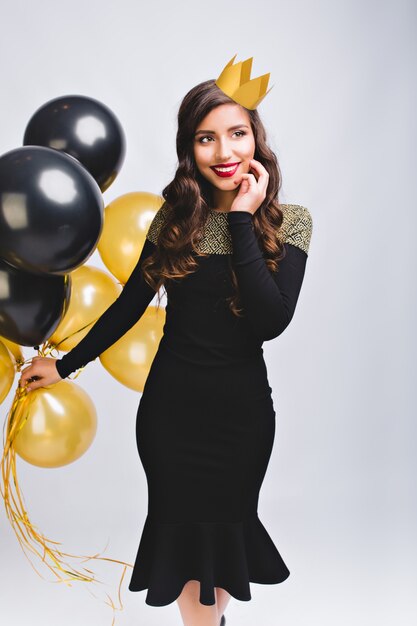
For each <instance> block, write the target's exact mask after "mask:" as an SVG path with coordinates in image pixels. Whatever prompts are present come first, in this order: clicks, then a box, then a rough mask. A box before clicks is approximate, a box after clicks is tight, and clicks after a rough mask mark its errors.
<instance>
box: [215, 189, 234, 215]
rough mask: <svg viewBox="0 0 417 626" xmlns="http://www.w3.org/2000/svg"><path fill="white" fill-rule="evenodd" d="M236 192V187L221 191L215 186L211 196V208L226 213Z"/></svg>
mask: <svg viewBox="0 0 417 626" xmlns="http://www.w3.org/2000/svg"><path fill="white" fill-rule="evenodd" d="M238 193H239V192H238V190H237V189H231V190H230V191H222V190H221V189H217V187H214V188H213V196H212V198H213V210H214V211H222V212H226V213H228V212H229V211H230V209H231V206H232V204H233V201H234V199H235V198H236V196H237V194H238Z"/></svg>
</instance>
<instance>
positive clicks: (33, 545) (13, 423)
mask: <svg viewBox="0 0 417 626" xmlns="http://www.w3.org/2000/svg"><path fill="white" fill-rule="evenodd" d="M26 395H27V391H26V390H25V388H22V387H19V386H18V387H17V389H16V393H15V397H14V399H13V402H12V406H11V408H10V411H9V413H8V415H7V417H6V420H5V422H4V427H3V455H2V459H1V481H0V492H1V495H2V497H3V501H4V505H5V509H6V514H7V517H8V519H9V521H10V524H11V526H12V528H13V530H14V532H15V535H16V537H17V540H18V541H19V544H20V546H21V548H22V550H23V552H24V554H25V556H26V558H27V559H28V561H29V563H30V565H31V567H32V568H33V569H34V570H35V572H36V573H37V574H38V575H39V576H40V577H41V578H43V579H44V580H46V579H45V578H44V576H42V574H41V573H40V572H39V571H38V569H37V568H36V567H35V566H34V564H33V562H32V560H31V559H30V558H29V553H32V554H34V555H35V556H36V557H37V558H38V559H40V560H41V561H42V562H43V563H44V565H45V566H46V567H47V568H48V569H49V570H50V571H51V572H52V574H53V575H54V577H55V578H56V579H57V580H53V581H49V582H64V583H65V584H67V585H68V586H69V587H71V586H72V585H71V582H70V581H73V580H75V581H80V582H88V583H101V584H103V581H101V580H98V579H97V578H96V577H95V575H94V572H92V571H91V570H89V569H87V568H85V567H84V568H82V571H80V570H78V569H75V568H74V567H73V566H72V565H70V564H68V563H67V562H66V560H65V559H64V557H69V558H70V559H75V560H77V559H78V560H81V562H85V561H90V560H100V561H110V562H112V563H117V564H120V565H123V566H124V567H123V572H122V576H121V579H120V583H119V587H118V600H119V606H116V605H115V603H114V602H113V600H112V598H111V597H110V596H109V594H108V593H107V592H106V596H107V598H108V601H106V600H103V601H104V602H105V604H107V605H109V606H110V607H111V608H112V610H113V621H112V626H114V624H115V620H116V613H115V612H116V611H122V610H123V603H122V598H121V586H122V582H123V579H124V576H125V574H126V569H127V568H128V567H131V568H132V567H133V566H132V565H131V564H130V563H126V562H125V561H119V560H117V559H111V558H109V557H103V556H100V554H102V553H100V552H98V553H97V554H95V555H92V556H85V555H83V556H77V555H73V554H69V553H66V552H62V551H61V550H58V548H56V547H52V545H51V544H53V546H58V545H61V543H60V542H57V541H52V540H51V539H48V538H47V537H45V536H44V535H43V534H41V533H40V532H38V530H37V527H36V526H35V525H34V524H32V522H31V521H30V519H29V516H28V513H27V510H26V504H25V500H24V496H23V493H22V491H21V488H20V485H19V480H18V476H17V471H16V452H15V449H14V446H13V442H14V440H15V438H16V436H17V435H18V433H19V432H20V430H21V428H23V426H24V424H25V423H26V421H27V419H28V417H29V414H30V404H31V402H32V401H33V398H34V396H31V397H30V398H26V402H25V411H23V410H21V411H20V414H21V417H20V418H19V419H18V418H17V415H18V408H19V407H20V404H21V403H22V402H23V400H24V399H25V396H26ZM20 408H21V407H20ZM106 548H107V545H106V547H105V548H104V550H106ZM104 550H103V551H102V552H104ZM63 575H65V576H63ZM86 589H87V591H89V592H90V593H91V595H93V596H94V597H95V598H96V599H97V596H95V594H93V593H92V592H91V591H90V589H89V588H88V587H86Z"/></svg>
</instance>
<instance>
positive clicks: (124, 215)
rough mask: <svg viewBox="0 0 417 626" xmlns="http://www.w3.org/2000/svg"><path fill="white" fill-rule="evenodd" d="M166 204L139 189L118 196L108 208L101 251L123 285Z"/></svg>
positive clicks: (109, 268) (157, 197) (100, 246)
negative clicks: (156, 218)
mask: <svg viewBox="0 0 417 626" xmlns="http://www.w3.org/2000/svg"><path fill="white" fill-rule="evenodd" d="M163 203H164V199H163V198H162V197H161V196H157V195H155V194H153V193H148V192H146V191H136V192H131V193H126V194H125V195H123V196H120V197H119V198H116V199H115V200H113V201H112V202H110V204H108V205H107V206H106V208H105V209H104V226H103V230H102V233H101V236H100V239H99V242H98V245H97V250H98V251H99V253H100V256H101V259H102V261H103V263H104V265H105V266H106V267H107V269H108V270H109V271H110V272H111V273H112V274H113V275H114V276H116V278H117V279H118V280H119V281H120V282H121V283H123V285H124V284H125V283H126V281H127V279H128V278H129V276H130V274H131V273H132V270H133V268H134V267H135V265H136V263H137V261H138V258H139V254H140V251H141V250H142V247H143V244H144V243H145V237H146V233H147V232H148V228H149V226H150V223H151V221H152V219H153V218H154V216H155V215H156V212H157V211H158V209H159V208H160V207H161V206H162V204H163Z"/></svg>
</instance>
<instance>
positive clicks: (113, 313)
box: [56, 238, 156, 378]
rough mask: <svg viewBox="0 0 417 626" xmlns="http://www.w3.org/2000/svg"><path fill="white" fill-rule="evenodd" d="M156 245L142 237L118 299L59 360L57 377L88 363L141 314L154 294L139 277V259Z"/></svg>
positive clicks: (125, 330) (121, 334) (141, 277)
mask: <svg viewBox="0 0 417 626" xmlns="http://www.w3.org/2000/svg"><path fill="white" fill-rule="evenodd" d="M155 248H156V245H155V244H154V243H153V242H152V241H150V239H148V238H146V239H145V243H144V245H143V248H142V251H141V254H140V257H139V260H138V262H137V264H136V266H135V268H134V269H133V271H132V273H131V275H130V276H129V278H128V280H127V281H126V284H125V286H124V288H123V290H122V292H121V293H120V294H119V296H118V298H117V299H116V300H115V301H114V302H113V304H111V305H110V306H109V307H108V308H107V309H106V311H104V313H103V314H102V315H101V316H100V317H99V319H98V320H97V321H96V323H95V324H94V326H92V328H91V329H90V330H89V332H88V333H87V335H86V336H85V337H84V338H83V339H81V341H80V342H79V343H78V344H77V345H76V346H75V347H74V348H73V349H72V350H70V351H69V352H68V353H67V354H65V355H64V356H63V357H62V358H60V359H57V361H56V368H57V370H58V374H59V375H60V376H61V378H66V377H67V376H68V375H69V374H70V373H71V372H73V371H75V370H76V369H78V368H79V367H82V366H84V365H86V364H87V363H88V362H89V361H92V360H93V359H95V358H96V357H97V356H99V355H100V354H101V353H102V352H104V351H105V350H106V349H107V348H109V347H110V346H111V345H113V344H114V343H115V342H116V341H117V340H118V339H120V337H122V336H123V335H124V334H125V333H126V332H127V331H128V330H129V329H130V328H131V327H132V326H133V325H134V324H135V323H136V322H137V321H138V320H139V319H140V317H141V316H142V315H143V313H144V312H145V311H146V308H147V307H148V305H149V303H150V302H151V300H152V298H153V297H154V295H155V291H154V290H153V289H152V288H151V287H150V286H149V285H148V283H147V282H146V281H145V279H144V278H143V275H142V272H141V266H142V262H143V260H144V259H145V258H146V257H148V256H149V255H150V254H152V252H153V251H154V250H155Z"/></svg>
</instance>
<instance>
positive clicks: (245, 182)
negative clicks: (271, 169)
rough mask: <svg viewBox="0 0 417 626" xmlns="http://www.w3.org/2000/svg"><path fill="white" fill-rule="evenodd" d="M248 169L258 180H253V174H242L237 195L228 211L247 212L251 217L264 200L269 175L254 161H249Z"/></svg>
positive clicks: (260, 164)
mask: <svg viewBox="0 0 417 626" xmlns="http://www.w3.org/2000/svg"><path fill="white" fill-rule="evenodd" d="M250 169H251V170H253V171H254V172H255V174H256V175H257V176H258V179H256V178H255V174H251V173H248V174H242V176H241V178H240V183H241V185H240V189H239V193H238V194H237V196H236V198H235V199H234V201H233V203H232V206H231V207H230V211H247V212H248V213H251V214H252V215H253V214H254V213H256V211H257V210H258V209H259V207H260V206H261V204H262V202H263V201H264V200H265V197H266V190H267V187H268V182H269V174H268V172H267V171H266V169H265V168H264V166H263V165H262V163H260V162H259V161H256V160H255V159H251V161H250ZM235 182H236V181H235Z"/></svg>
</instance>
